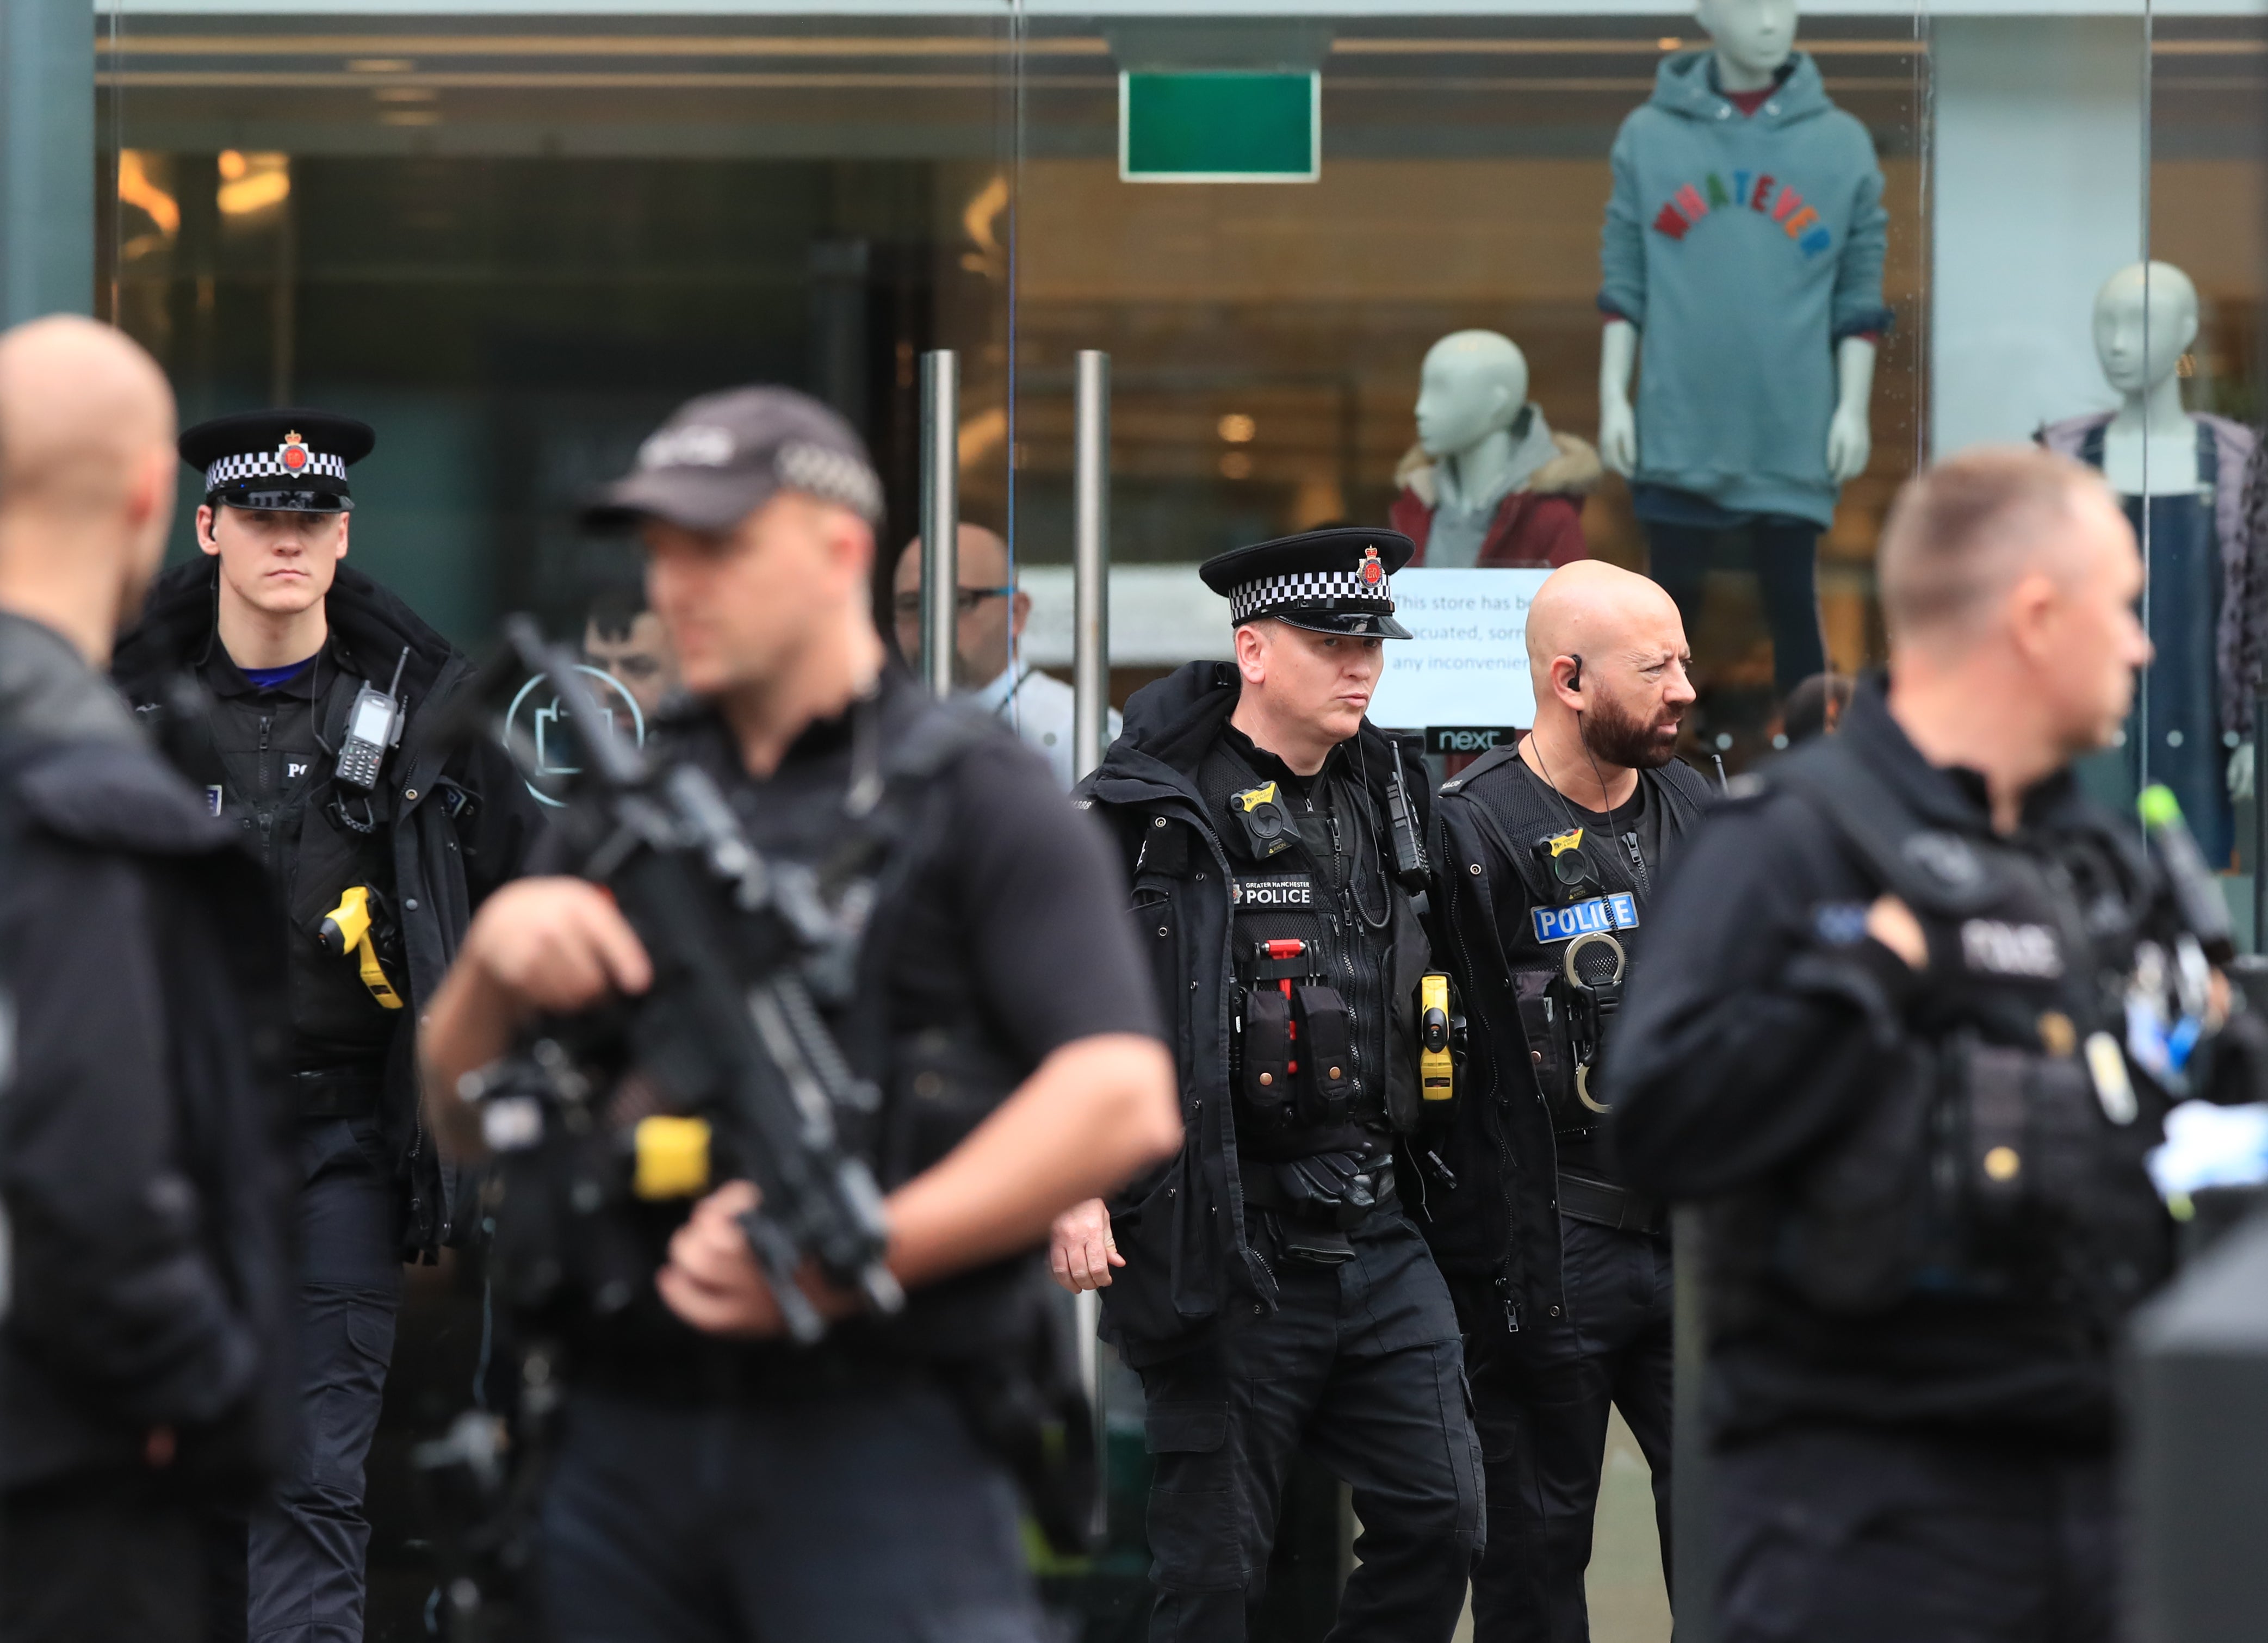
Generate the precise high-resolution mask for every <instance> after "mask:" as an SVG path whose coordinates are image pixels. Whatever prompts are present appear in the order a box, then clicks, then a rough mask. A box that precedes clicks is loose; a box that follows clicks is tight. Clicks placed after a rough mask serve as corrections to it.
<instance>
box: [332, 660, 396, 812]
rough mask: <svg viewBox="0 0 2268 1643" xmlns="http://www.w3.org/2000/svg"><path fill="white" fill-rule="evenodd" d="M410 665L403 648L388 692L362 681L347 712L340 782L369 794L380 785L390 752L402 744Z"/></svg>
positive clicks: (342, 745) (340, 764) (387, 688)
mask: <svg viewBox="0 0 2268 1643" xmlns="http://www.w3.org/2000/svg"><path fill="white" fill-rule="evenodd" d="M408 666H409V646H408V645H403V646H402V647H401V660H400V661H397V662H396V663H394V682H393V683H391V684H389V685H387V687H386V689H383V690H379V689H374V688H373V687H372V684H371V682H370V681H368V680H367V679H365V680H364V681H363V685H362V689H359V690H357V691H356V692H355V698H354V706H353V707H351V708H350V709H349V710H348V711H347V733H346V740H344V741H343V742H342V743H341V744H340V746H339V769H338V777H339V780H341V781H342V782H344V783H345V784H346V785H348V786H350V787H359V788H361V789H362V791H363V792H370V791H371V790H372V788H374V787H376V786H377V785H378V771H379V766H380V765H382V764H384V763H386V755H387V749H388V748H391V747H393V746H394V743H395V742H397V741H399V740H401V720H402V717H403V715H402V711H401V696H400V695H399V692H400V690H401V670H402V669H403V668H404V667H408Z"/></svg>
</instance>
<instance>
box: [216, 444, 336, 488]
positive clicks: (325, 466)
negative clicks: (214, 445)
mask: <svg viewBox="0 0 2268 1643" xmlns="http://www.w3.org/2000/svg"><path fill="white" fill-rule="evenodd" d="M346 477H347V465H346V463H345V462H343V461H342V460H340V459H339V458H337V457H335V456H333V455H331V454H329V453H328V452H323V451H310V452H308V453H307V460H306V462H305V463H304V464H303V465H302V466H301V467H299V468H297V469H296V470H295V469H292V468H286V467H284V459H283V458H282V457H280V456H278V455H276V453H275V452H273V451H251V452H247V453H245V454H244V455H242V456H224V457H223V458H221V459H220V460H219V461H217V462H215V463H214V464H213V465H212V466H211V467H210V468H207V469H205V489H206V490H219V489H220V488H221V487H222V486H224V485H233V484H235V483H237V482H238V481H239V480H245V479H335V480H337V481H338V482H339V483H342V484H344V483H346Z"/></svg>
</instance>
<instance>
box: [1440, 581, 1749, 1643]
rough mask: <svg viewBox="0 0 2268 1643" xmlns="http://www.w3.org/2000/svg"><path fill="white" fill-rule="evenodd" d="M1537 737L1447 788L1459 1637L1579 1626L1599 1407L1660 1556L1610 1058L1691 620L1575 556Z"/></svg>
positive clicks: (1657, 1250) (1663, 597)
mask: <svg viewBox="0 0 2268 1643" xmlns="http://www.w3.org/2000/svg"><path fill="white" fill-rule="evenodd" d="M1687 659H1688V652H1687V650H1686V645H1685V629H1684V625H1683V623H1682V622H1681V621H1680V620H1679V617H1678V614H1677V607H1676V605H1675V603H1673V602H1672V601H1671V600H1670V598H1669V596H1668V594H1667V593H1663V592H1662V591H1661V588H1660V587H1658V586H1655V585H1654V584H1653V583H1652V582H1649V581H1647V580H1646V578H1644V577H1641V576H1634V575H1632V574H1631V572H1630V571H1624V570H1622V569H1619V568H1618V567H1616V566H1614V565H1610V564H1606V563H1605V562H1603V561H1602V560H1596V559H1593V560H1586V561H1583V562H1580V563H1578V564H1571V565H1568V566H1566V567H1565V569H1563V570H1560V571H1554V572H1553V573H1552V575H1551V577H1550V579H1549V580H1547V581H1546V582H1545V583H1544V584H1543V587H1542V588H1541V589H1540V590H1539V591H1538V592H1537V593H1536V595H1535V602H1534V603H1533V604H1532V605H1531V606H1530V607H1529V608H1528V666H1529V670H1530V672H1531V673H1532V674H1533V675H1534V679H1535V728H1534V729H1533V730H1532V731H1530V733H1528V735H1527V736H1526V737H1525V738H1523V739H1522V740H1521V742H1520V743H1519V745H1518V746H1517V747H1516V748H1498V749H1496V750H1494V751H1493V752H1491V753H1489V754H1486V755H1484V756H1483V757H1482V758H1481V760H1480V761H1479V762H1478V763H1476V764H1475V765H1474V766H1473V767H1472V768H1471V769H1469V770H1466V771H1465V772H1464V773H1463V774H1462V776H1460V777H1457V779H1455V780H1454V781H1451V782H1449V783H1448V784H1447V785H1445V786H1444V787H1443V788H1442V790H1441V798H1440V806H1439V808H1440V827H1441V835H1442V844H1441V850H1440V856H1441V860H1442V862H1443V864H1444V868H1445V871H1444V872H1443V873H1442V874H1441V880H1440V882H1441V895H1442V896H1443V898H1444V902H1445V905H1444V906H1443V907H1442V909H1441V913H1442V916H1443V917H1444V918H1445V919H1446V920H1447V924H1448V926H1449V928H1450V930H1451V932H1453V933H1452V937H1451V939H1450V942H1449V946H1450V948H1451V950H1452V952H1453V953H1454V954H1456V958H1455V961H1454V968H1455V971H1456V975H1457V979H1458V984H1459V988H1460V995H1461V997H1462V1000H1463V1003H1464V1007H1465V1013H1466V1015H1467V1016H1468V1018H1469V1021H1470V1028H1469V1037H1470V1055H1469V1064H1468V1071H1467V1080H1468V1086H1467V1098H1466V1099H1465V1100H1462V1101H1459V1102H1458V1103H1457V1106H1456V1114H1455V1116H1456V1124H1455V1126H1454V1129H1453V1130H1452V1131H1451V1132H1450V1133H1449V1134H1448V1135H1447V1136H1446V1137H1444V1138H1442V1141H1441V1145H1440V1157H1441V1158H1442V1159H1443V1160H1446V1162H1447V1165H1448V1167H1449V1168H1450V1169H1451V1171H1452V1173H1453V1175H1454V1185H1453V1186H1451V1185H1444V1186H1441V1187H1438V1188H1431V1187H1429V1190H1428V1191H1427V1193H1426V1197H1425V1205H1426V1210H1427V1213H1426V1215H1425V1219H1423V1220H1422V1222H1421V1223H1420V1224H1421V1225H1422V1226H1423V1227H1424V1228H1425V1237H1426V1241H1428V1242H1429V1243H1430V1244H1432V1249H1433V1254H1434V1256H1435V1257H1436V1258H1437V1259H1438V1260H1439V1261H1440V1264H1441V1268H1442V1271H1444V1273H1446V1274H1447V1278H1448V1280H1449V1287H1450V1291H1451V1293H1452V1294H1453V1295H1454V1296H1455V1298H1456V1300H1457V1302H1458V1309H1459V1313H1460V1315H1461V1316H1462V1319H1463V1323H1464V1328H1465V1367H1466V1373H1467V1374H1468V1375H1469V1378H1470V1380H1471V1382H1472V1389H1473V1407H1474V1417H1475V1422H1476V1425H1477V1426H1478V1427H1479V1429H1480V1440H1481V1452H1482V1455H1483V1456H1484V1462H1485V1465H1486V1469H1487V1475H1488V1497H1489V1499H1488V1508H1489V1511H1488V1517H1489V1537H1488V1550H1487V1551H1486V1553H1485V1554H1484V1556H1483V1558H1482V1559H1481V1563H1480V1566H1479V1568H1478V1569H1477V1570H1476V1572H1475V1573H1474V1576H1473V1632H1474V1636H1475V1637H1476V1638H1478V1639H1483V1643H1494V1640H1496V1639H1511V1638H1520V1639H1554V1640H1555V1643H1582V1639H1586V1638H1587V1637H1588V1636H1589V1635H1590V1628H1589V1622H1588V1618H1587V1611H1586V1608H1585V1602H1584V1594H1583V1572H1584V1569H1585V1567H1586V1566H1587V1564H1588V1563H1589V1561H1590V1553H1591V1521H1592V1516H1593V1514H1594V1509H1595V1507H1597V1504H1598V1495H1599V1474H1600V1468H1601V1465H1602V1461H1603V1458H1604V1455H1605V1448H1606V1436H1607V1412H1608V1410H1609V1407H1610V1406H1612V1407H1618V1408H1620V1409H1621V1411H1623V1418H1624V1419H1625V1420H1626V1421H1628V1422H1629V1424H1630V1429H1631V1434H1632V1435H1633V1436H1634V1437H1636V1438H1637V1440H1638V1447H1639V1448H1641V1449H1642V1450H1643V1451H1644V1452H1645V1455H1646V1463H1647V1465H1648V1466H1649V1467H1651V1468H1652V1469H1653V1498H1654V1517H1655V1521H1656V1522H1657V1523H1658V1524H1659V1525H1660V1528H1661V1550H1662V1565H1663V1568H1664V1570H1665V1572H1666V1571H1667V1570H1668V1566H1669V1453H1670V1404H1671V1363H1672V1344H1673V1341H1672V1330H1673V1322H1674V1320H1673V1308H1672V1304H1671V1302H1672V1288H1671V1282H1670V1265H1669V1241H1668V1218H1667V1215H1666V1213H1665V1212H1664V1209H1663V1206H1662V1205H1661V1201H1660V1200H1658V1199H1653V1198H1649V1197H1645V1196H1643V1195H1641V1194H1639V1193H1636V1192H1633V1191H1631V1190H1629V1189H1628V1188H1626V1187H1624V1186H1623V1185H1621V1184H1620V1183H1617V1182H1616V1180H1615V1179H1614V1173H1613V1168H1612V1166H1611V1164H1610V1162H1609V1160H1608V1158H1607V1156H1606V1153H1605V1148H1604V1145H1603V1143H1604V1133H1603V1130H1604V1124H1605V1121H1606V1106H1605V1101H1604V1088H1605V1087H1604V1083H1603V1081H1602V1078H1601V1074H1602V1070H1603V1069H1602V1057H1601V1054H1600V1051H1601V1049H1602V1044H1603V1042H1604V1035H1605V1029H1606V1028H1607V1025H1608V1023H1609V1021H1611V1020H1612V1019H1613V1017H1614V1013H1615V1011H1616V1006H1617V1005H1618V1003H1619V1002H1620V996H1621V990H1622V988H1623V986H1624V984H1626V980H1625V977H1626V970H1627V968H1628V966H1629V964H1630V963H1631V961H1632V958H1633V956H1634V954H1635V951H1636V949H1637V948H1638V946H1639V945H1640V943H1641V941H1642V939H1643V932H1642V930H1641V929H1640V925H1641V923H1642V920H1643V918H1644V917H1645V913H1646V905H1647V903H1648V902H1649V901H1650V900H1651V899H1652V896H1653V892H1654V889H1655V887H1656V886H1657V885H1658V884H1659V883H1660V882H1661V876H1662V874H1663V873H1665V872H1666V871H1667V870H1668V866H1669V864H1670V862H1671V861H1672V860H1673V859H1674V858H1675V855H1676V853H1677V852H1678V851H1681V850H1682V849H1683V843H1684V839H1685V836H1686V834H1687V833H1688V831H1689V830H1690V829H1691V828H1692V827H1693V825H1694V823H1695V822H1696V821H1697V820H1698V819H1699V817H1700V814H1701V810H1702V807H1703V806H1704V804H1705V802H1706V800H1707V799H1708V795H1709V790H1708V786H1707V785H1706V784H1705V783H1704V782H1703V781H1702V779H1701V778H1700V777H1698V776H1697V775H1695V774H1694V772H1693V771H1692V770H1690V769H1689V768H1687V766H1686V765H1684V764H1683V763H1681V762H1679V761H1678V759H1677V758H1676V757H1675V748H1676V743H1677V730H1678V725H1679V723H1680V721H1681V719H1682V718H1683V714H1684V711H1685V710H1686V709H1687V708H1688V707H1690V706H1691V705H1692V703H1693V687H1692V684H1691V682H1690V681H1689V680H1688V679H1687V677H1686V663H1687Z"/></svg>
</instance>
